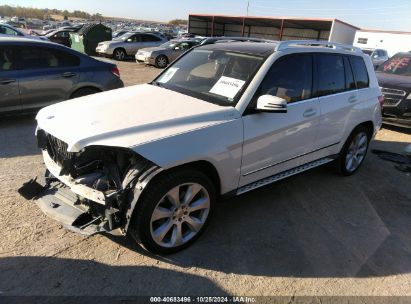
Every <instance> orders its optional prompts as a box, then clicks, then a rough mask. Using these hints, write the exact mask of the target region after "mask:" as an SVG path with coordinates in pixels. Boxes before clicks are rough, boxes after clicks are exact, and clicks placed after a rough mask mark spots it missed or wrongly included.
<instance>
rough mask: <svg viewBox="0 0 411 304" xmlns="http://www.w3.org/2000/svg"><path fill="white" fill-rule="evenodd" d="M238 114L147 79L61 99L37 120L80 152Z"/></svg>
mask: <svg viewBox="0 0 411 304" xmlns="http://www.w3.org/2000/svg"><path fill="white" fill-rule="evenodd" d="M236 117H240V115H239V113H238V111H237V110H236V109H235V108H232V107H222V106H219V105H215V104H212V103H208V102H205V101H203V100H200V99H197V98H193V97H190V96H187V95H183V94H180V93H177V92H174V91H171V90H167V89H164V88H160V87H156V86H153V85H149V84H144V85H136V86H132V87H128V88H123V89H118V90H112V91H108V92H104V93H98V94H94V95H89V96H85V97H81V98H77V99H72V100H68V101H64V102H61V103H57V104H54V105H51V106H48V107H46V108H43V109H41V110H40V112H39V113H38V114H37V117H36V119H37V123H38V128H39V129H42V130H44V131H46V132H47V133H49V134H51V135H53V136H55V137H57V138H58V139H60V140H62V141H64V142H66V143H67V144H68V150H69V151H70V152H78V151H80V150H81V149H83V148H84V147H86V146H89V145H103V146H114V147H125V148H130V147H134V146H138V145H141V144H144V143H147V142H150V141H155V140H159V139H161V138H165V137H169V136H173V135H176V134H181V133H185V132H188V131H190V130H194V129H198V128H204V127H206V126H209V125H213V124H217V123H221V122H224V121H227V120H232V119H234V118H236Z"/></svg>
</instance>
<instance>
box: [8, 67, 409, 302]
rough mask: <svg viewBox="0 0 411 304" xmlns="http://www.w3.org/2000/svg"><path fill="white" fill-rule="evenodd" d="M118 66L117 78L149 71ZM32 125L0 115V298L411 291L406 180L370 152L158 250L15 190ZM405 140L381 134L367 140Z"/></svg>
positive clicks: (36, 170) (36, 160) (220, 213)
mask: <svg viewBox="0 0 411 304" xmlns="http://www.w3.org/2000/svg"><path fill="white" fill-rule="evenodd" d="M119 67H120V69H121V74H122V78H123V79H124V80H125V83H126V84H127V85H131V84H135V83H141V82H144V81H147V80H149V79H150V78H152V77H153V76H154V75H155V74H156V73H158V70H157V69H155V68H149V67H144V66H141V65H137V64H135V63H133V62H127V63H121V64H119ZM68 127H69V126H68ZM34 129H35V123H34V119H33V117H32V116H31V117H19V118H12V119H7V120H2V121H0V204H1V208H0V231H1V232H0V240H1V241H0V294H3V295H248V296H252V295H283V296H293V295H310V296H314V295H318V296H320V295H411V186H410V185H411V176H410V174H406V173H402V172H399V171H397V170H396V169H395V168H394V164H392V163H389V162H385V161H381V160H379V159H378V158H377V157H376V156H375V155H373V154H369V155H368V157H367V159H366V161H365V163H364V166H363V167H362V168H361V170H360V171H359V172H358V173H357V174H356V175H355V176H352V177H349V178H343V177H340V176H338V175H336V174H334V173H332V172H331V171H330V170H329V169H328V168H325V167H323V168H318V169H315V170H312V171H310V172H305V173H303V174H301V175H298V176H295V177H291V178H289V179H287V180H284V181H282V182H279V183H276V184H273V185H270V186H267V187H265V188H263V189H260V190H257V191H254V192H252V193H248V194H245V195H243V196H241V197H238V198H234V199H231V200H229V201H225V202H221V203H220V204H219V206H218V207H217V208H216V213H215V216H214V218H213V220H212V222H211V225H210V226H209V229H208V231H207V232H206V233H205V234H204V235H203V237H202V238H201V239H200V240H199V241H198V242H197V243H195V244H194V245H193V246H192V247H191V248H189V249H187V250H185V251H184V252H181V253H179V254H176V255H172V256H167V257H159V256H152V255H150V254H148V253H146V252H145V251H144V250H143V249H141V248H140V247H138V246H137V245H135V244H134V243H133V242H131V241H129V240H126V239H121V238H113V237H108V236H103V235H97V236H92V237H87V238H85V237H82V236H80V235H77V234H74V233H72V232H69V231H66V230H65V229H63V228H62V227H60V226H59V225H58V224H57V223H55V222H54V221H52V220H50V219H48V218H47V217H46V216H45V215H43V214H42V213H41V212H40V210H39V209H38V208H37V207H36V205H35V204H34V203H33V202H31V201H27V200H25V199H24V198H22V197H21V196H20V195H19V194H18V193H17V189H18V188H20V187H21V186H22V184H23V183H24V182H27V181H28V180H29V179H30V178H32V177H34V176H36V175H40V174H42V173H43V170H44V165H43V164H42V158H41V157H40V155H39V150H38V149H37V148H36V144H35V138H34V135H33V133H34ZM410 142H411V135H410V134H409V133H404V131H402V130H398V129H390V130H389V129H383V130H382V131H381V132H380V133H379V134H378V136H377V138H376V140H375V141H374V142H373V144H372V147H373V148H379V149H386V150H390V151H394V152H401V150H402V149H403V148H404V147H405V145H406V144H408V143H410Z"/></svg>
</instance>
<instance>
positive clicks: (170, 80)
mask: <svg viewBox="0 0 411 304" xmlns="http://www.w3.org/2000/svg"><path fill="white" fill-rule="evenodd" d="M264 59H265V58H264V57H260V56H255V55H249V54H243V53H237V52H231V51H223V50H202V49H194V50H193V51H191V52H189V53H187V54H186V55H185V56H184V57H182V58H181V59H180V60H178V61H177V62H175V63H174V64H173V65H172V66H170V67H169V68H168V69H167V70H166V71H165V72H164V73H162V74H161V75H160V76H159V77H157V78H156V79H155V80H154V81H153V82H152V84H153V85H158V86H162V87H165V88H167V89H170V90H173V91H177V92H180V93H183V94H186V95H189V96H193V97H196V98H199V99H202V100H205V101H208V102H211V103H216V104H219V105H222V106H233V107H234V106H235V105H236V103H237V102H238V100H239V98H240V96H241V94H242V92H244V90H245V88H246V86H247V85H248V83H249V82H250V81H251V80H252V78H253V77H254V75H255V73H256V72H257V70H258V69H259V68H260V66H261V64H262V63H263V62H264Z"/></svg>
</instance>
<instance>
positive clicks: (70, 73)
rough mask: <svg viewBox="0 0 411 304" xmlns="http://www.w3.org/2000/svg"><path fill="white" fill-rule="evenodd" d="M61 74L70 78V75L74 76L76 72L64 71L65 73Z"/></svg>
mask: <svg viewBox="0 0 411 304" xmlns="http://www.w3.org/2000/svg"><path fill="white" fill-rule="evenodd" d="M61 76H63V77H64V78H70V77H74V76H76V73H72V72H66V73H63V74H61Z"/></svg>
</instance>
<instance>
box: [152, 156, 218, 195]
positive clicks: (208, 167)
mask: <svg viewBox="0 0 411 304" xmlns="http://www.w3.org/2000/svg"><path fill="white" fill-rule="evenodd" d="M183 169H193V170H196V171H199V172H202V173H204V174H205V175H207V177H208V178H209V179H210V181H211V182H212V183H213V185H214V186H215V189H216V193H217V195H220V193H221V192H220V191H221V181H220V176H219V175H218V172H217V169H216V168H215V167H214V166H213V165H212V164H211V163H209V162H208V161H204V160H200V161H195V162H191V163H187V164H183V165H180V166H177V167H173V168H170V169H168V170H165V171H163V172H161V173H159V174H158V175H157V176H156V177H155V178H158V177H159V176H161V175H163V174H167V173H169V172H173V171H178V170H183Z"/></svg>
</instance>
